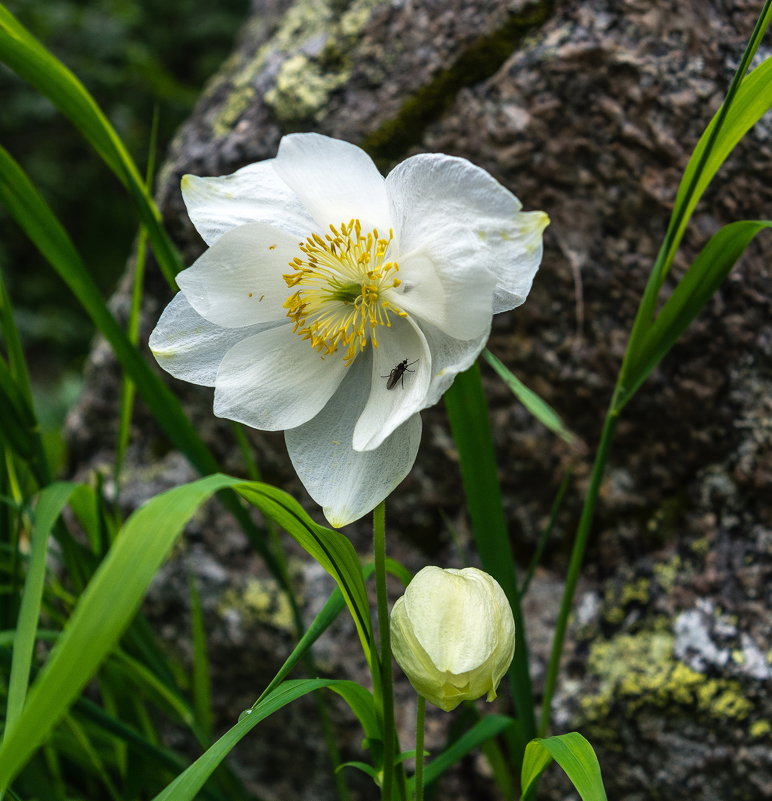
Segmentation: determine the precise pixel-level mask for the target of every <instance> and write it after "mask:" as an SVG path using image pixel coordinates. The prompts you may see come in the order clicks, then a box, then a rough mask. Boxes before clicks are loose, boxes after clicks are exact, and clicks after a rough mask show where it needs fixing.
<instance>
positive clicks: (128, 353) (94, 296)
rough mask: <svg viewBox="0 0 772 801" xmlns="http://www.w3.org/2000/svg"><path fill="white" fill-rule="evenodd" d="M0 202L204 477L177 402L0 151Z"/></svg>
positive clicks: (197, 441)
mask: <svg viewBox="0 0 772 801" xmlns="http://www.w3.org/2000/svg"><path fill="white" fill-rule="evenodd" d="M0 202H2V203H3V204H4V205H5V206H6V208H7V209H8V211H9V212H10V214H11V216H12V217H13V218H14V219H15V220H16V222H17V223H18V224H19V225H20V226H21V227H22V228H23V229H24V231H25V233H26V234H27V236H29V238H30V239H31V240H32V242H33V243H34V244H35V246H36V247H37V248H38V250H39V251H40V252H41V253H42V254H43V256H45V258H46V259H47V260H48V261H49V262H50V264H51V266H52V267H53V268H54V269H55V270H56V272H57V273H58V274H59V276H60V277H61V278H62V279H63V280H64V282H65V283H66V284H67V286H68V287H69V288H70V289H71V290H72V292H73V294H74V295H75V296H76V297H77V299H78V300H79V301H80V303H81V304H82V305H83V308H84V309H85V310H86V312H87V313H88V315H89V316H90V317H91V319H92V320H93V321H94V324H95V325H96V327H97V328H98V329H99V331H100V332H101V333H102V334H103V335H104V337H105V338H106V339H107V341H108V342H109V343H110V345H111V347H112V348H113V350H114V352H115V355H116V357H117V358H118V361H119V362H120V363H121V365H122V366H123V368H124V369H125V370H126V371H127V372H128V373H129V374H130V375H131V377H132V379H133V380H134V382H135V383H136V385H137V388H138V390H139V391H140V393H141V395H142V397H143V399H144V400H145V402H146V403H147V405H148V406H149V407H150V409H151V411H152V412H153V413H154V415H155V417H156V419H157V420H158V423H159V425H161V427H162V428H163V429H164V430H165V431H166V433H167V435H168V436H169V438H170V439H171V440H172V442H173V443H174V444H175V445H176V446H177V448H179V449H180V450H181V451H182V452H183V453H185V454H186V456H187V457H188V458H189V459H190V461H191V462H192V463H193V464H194V465H195V466H196V467H197V468H198V469H199V470H200V471H201V472H202V473H212V472H215V471H216V470H217V463H216V462H215V460H214V458H213V457H212V455H211V454H210V453H209V451H208V450H207V448H206V446H205V445H204V443H203V441H202V440H201V438H200V437H199V435H198V433H197V432H196V430H195V429H194V428H193V426H192V425H191V424H190V423H189V422H188V420H187V417H186V416H185V414H184V412H183V411H182V407H181V406H180V404H179V401H177V399H176V398H175V397H174V395H173V394H172V393H171V392H170V391H169V389H168V388H167V387H166V385H165V384H164V383H163V382H162V381H161V380H160V379H159V378H158V376H156V375H155V373H153V372H152V370H150V368H149V367H148V365H147V364H146V363H145V362H144V361H143V360H142V358H141V357H140V355H139V353H138V352H137V349H136V348H135V347H134V346H133V345H132V344H131V342H130V341H129V339H128V337H127V336H126V334H125V333H124V331H123V330H122V328H121V327H120V326H119V325H118V323H117V321H116V320H115V318H114V317H113V315H112V314H111V312H110V310H109V309H108V308H107V304H106V303H105V302H104V300H103V299H102V296H101V294H100V292H99V289H98V288H97V286H96V284H95V283H94V281H93V279H92V278H91V276H90V275H89V273H88V271H87V270H86V267H85V266H84V264H83V262H82V261H81V259H80V256H79V255H78V253H77V251H76V250H75V247H74V245H73V244H72V242H71V241H70V238H69V237H68V236H67V233H66V232H65V230H64V229H63V228H62V226H61V225H60V224H59V221H58V220H57V219H56V217H55V216H54V214H53V213H52V212H51V210H50V208H49V207H48V205H47V204H46V202H45V201H44V200H43V198H42V197H41V196H40V195H39V194H38V192H37V190H36V189H35V187H34V186H33V185H32V184H31V183H30V181H29V179H28V178H27V176H26V174H25V173H24V171H23V170H22V169H21V167H19V165H18V164H17V163H16V162H15V161H14V160H13V158H12V157H11V155H10V154H9V153H8V152H7V151H6V150H5V149H4V148H2V147H0Z"/></svg>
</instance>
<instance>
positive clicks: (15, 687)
mask: <svg viewBox="0 0 772 801" xmlns="http://www.w3.org/2000/svg"><path fill="white" fill-rule="evenodd" d="M76 486H77V485H75V484H65V483H57V484H52V485H51V486H50V487H46V488H45V489H44V490H43V491H42V492H41V493H40V499H39V501H38V504H37V507H36V509H35V524H34V526H33V529H32V540H31V546H30V559H29V568H28V570H27V580H26V581H25V583H24V593H23V595H22V600H21V608H20V609H19V623H18V625H17V627H16V636H15V638H14V642H13V662H12V663H11V678H10V681H9V684H8V708H7V710H6V720H5V731H6V736H7V733H8V732H9V731H11V730H12V729H13V727H14V725H15V724H16V721H17V720H18V718H19V715H20V714H21V710H22V708H23V706H24V701H25V699H26V697H27V686H28V682H29V672H30V667H31V666H32V652H33V650H34V647H35V639H36V635H37V628H38V621H39V619H40V603H41V601H42V598H43V583H44V579H45V572H46V556H47V555H48V536H49V534H50V533H51V528H52V527H53V525H54V523H55V522H56V518H57V517H59V513H60V512H61V511H62V509H63V508H64V507H65V505H66V503H67V501H68V500H69V497H70V495H71V494H72V492H73V491H74V489H75V487H76Z"/></svg>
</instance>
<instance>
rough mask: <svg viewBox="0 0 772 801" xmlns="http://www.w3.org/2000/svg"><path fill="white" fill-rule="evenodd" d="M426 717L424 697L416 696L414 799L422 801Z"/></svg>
mask: <svg viewBox="0 0 772 801" xmlns="http://www.w3.org/2000/svg"><path fill="white" fill-rule="evenodd" d="M425 717H426V699H425V698H424V697H423V695H419V696H418V707H417V709H416V713H415V801H423V797H424V728H425V727H424V719H425Z"/></svg>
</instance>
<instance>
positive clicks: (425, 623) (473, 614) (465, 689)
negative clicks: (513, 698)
mask: <svg viewBox="0 0 772 801" xmlns="http://www.w3.org/2000/svg"><path fill="white" fill-rule="evenodd" d="M391 638H392V650H393V653H394V658H395V659H396V660H397V662H398V663H399V666H400V667H401V668H402V670H404V672H405V675H406V676H407V677H408V679H410V683H411V684H412V685H413V688H414V689H415V691H416V692H417V693H419V694H420V695H422V696H424V698H426V699H427V700H429V701H431V702H432V703H433V704H436V705H437V706H439V707H441V708H442V709H444V710H445V711H446V712H449V711H450V710H451V709H454V708H455V707H457V706H458V705H459V704H460V703H461V701H471V700H473V699H475V698H479V697H480V696H481V695H486V696H487V700H488V701H492V700H493V699H494V698H495V697H496V688H497V687H498V686H499V682H500V681H501V677H502V676H503V675H504V674H505V673H506V671H507V668H508V667H509V663H510V662H511V661H512V657H513V656H514V653H515V621H514V618H513V617H512V610H511V608H510V606H509V601H507V597H506V595H504V591H503V590H502V589H501V587H500V586H499V584H498V582H497V581H496V580H495V579H494V578H493V577H491V576H489V575H488V574H487V573H484V572H483V571H482V570H478V569H477V568H475V567H465V568H464V569H463V570H452V569H449V570H443V569H442V568H439V567H425V568H424V569H423V570H421V571H420V572H419V573H417V574H416V576H415V578H414V579H413V580H412V581H411V582H410V584H409V585H408V588H407V590H405V594H404V595H403V596H402V597H401V598H399V599H398V600H397V602H396V603H395V604H394V608H393V609H392V611H391Z"/></svg>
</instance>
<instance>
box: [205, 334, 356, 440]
mask: <svg viewBox="0 0 772 801" xmlns="http://www.w3.org/2000/svg"><path fill="white" fill-rule="evenodd" d="M346 370H347V368H346V366H345V363H344V361H343V359H341V358H337V357H334V356H333V357H327V358H325V359H323V358H322V357H321V356H320V355H319V354H318V353H317V352H316V351H315V350H313V349H312V348H311V346H310V345H309V343H308V342H307V341H306V340H304V339H302V338H301V337H300V336H298V335H297V334H295V333H293V331H292V326H291V325H290V324H289V323H287V324H286V325H282V326H279V327H278V328H272V329H270V330H268V331H263V332H261V333H259V334H256V335H255V336H252V337H249V338H248V339H244V340H242V341H241V342H239V343H238V344H237V345H235V346H234V347H233V348H231V349H230V350H229V351H228V352H227V353H226V354H225V358H224V359H223V361H222V364H221V365H220V369H219V371H218V373H217V379H216V382H215V393H214V413H215V414H216V415H217V416H218V417H227V418H228V419H229V420H236V421H237V422H239V423H245V424H246V425H248V426H252V428H259V429H262V430H266V431H278V430H280V429H282V428H292V427H293V426H298V425H301V424H302V423H305V422H306V421H307V420H310V419H311V418H312V417H313V416H314V415H315V414H317V413H318V412H319V410H320V409H322V407H323V406H324V405H325V403H327V401H328V400H329V399H330V397H331V396H332V394H333V393H334V392H335V390H336V388H337V387H338V385H339V384H340V382H341V380H342V378H343V376H344V374H345V372H346Z"/></svg>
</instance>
